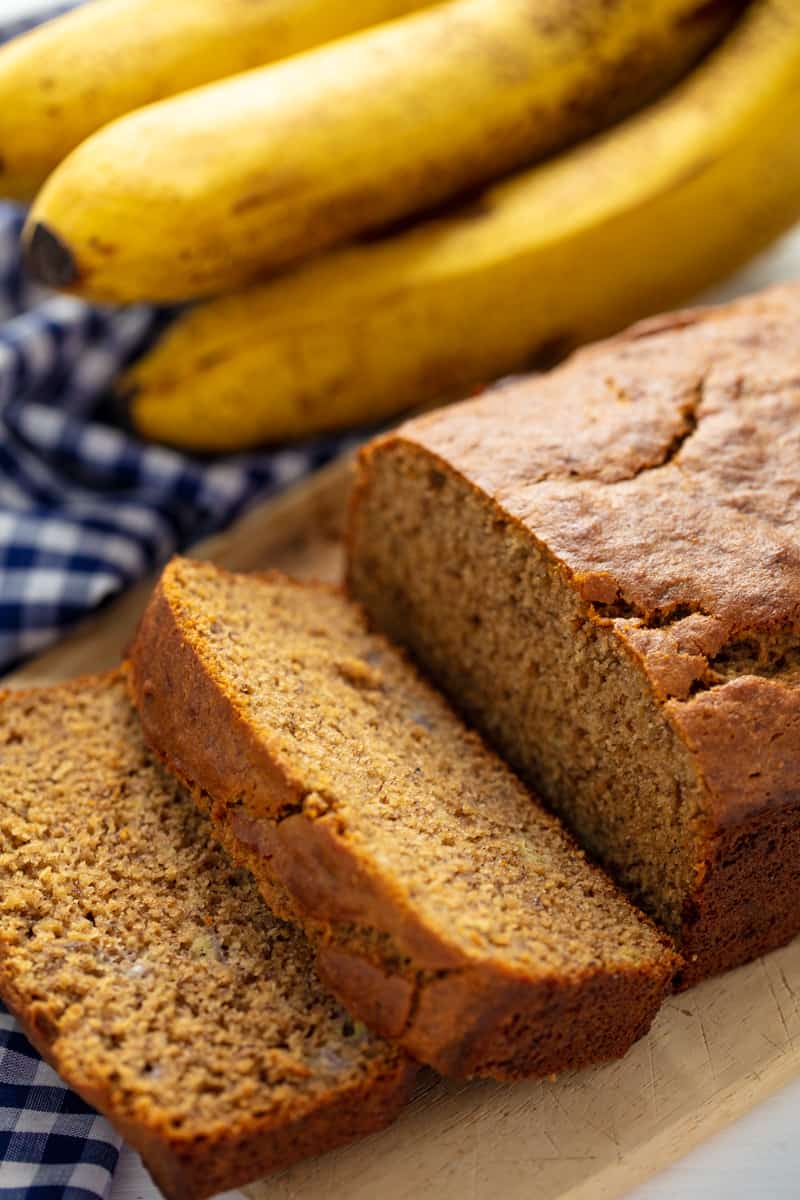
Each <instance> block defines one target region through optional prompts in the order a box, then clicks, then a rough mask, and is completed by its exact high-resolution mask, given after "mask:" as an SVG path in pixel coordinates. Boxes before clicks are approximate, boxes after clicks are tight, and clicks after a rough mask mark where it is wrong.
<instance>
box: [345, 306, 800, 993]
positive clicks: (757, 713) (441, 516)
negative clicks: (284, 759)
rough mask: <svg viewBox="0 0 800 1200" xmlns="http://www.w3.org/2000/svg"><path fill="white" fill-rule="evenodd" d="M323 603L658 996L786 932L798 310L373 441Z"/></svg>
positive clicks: (799, 861)
mask: <svg viewBox="0 0 800 1200" xmlns="http://www.w3.org/2000/svg"><path fill="white" fill-rule="evenodd" d="M349 581H350V586H351V588H352V591H353V592H354V593H355V595H356V596H357V597H358V598H359V599H360V600H361V601H362V602H363V603H364V605H365V606H366V608H367V610H368V612H369V614H370V616H371V618H372V619H373V621H374V623H375V624H376V625H377V626H378V627H380V628H381V629H383V630H385V631H387V632H388V633H389V634H390V635H391V636H393V637H395V638H396V639H398V640H399V641H400V642H402V643H403V644H405V645H406V646H407V647H408V648H409V649H410V650H411V651H412V652H413V654H414V655H415V656H416V658H417V659H418V660H419V661H420V662H421V663H422V664H423V665H424V666H425V668H426V669H427V670H428V671H429V672H430V674H431V675H432V676H433V677H434V678H435V679H436V680H437V681H438V682H439V683H440V684H441V686H442V687H443V688H444V689H445V691H446V692H447V693H448V694H449V695H450V696H451V697H452V699H453V700H454V702H455V703H456V704H457V705H458V707H459V708H460V709H461V710H462V711H463V712H464V713H465V714H466V715H467V716H468V717H469V719H470V720H472V721H473V722H475V723H476V724H477V725H478V727H479V728H480V729H481V730H482V731H483V732H484V733H485V735H486V736H487V737H488V738H489V740H490V741H492V742H493V743H494V744H495V745H496V746H497V747H498V748H499V749H500V750H501V752H502V753H503V754H504V755H506V757H507V758H508V759H509V761H510V762H511V763H512V764H513V765H514V766H515V767H516V768H517V769H518V770H520V771H521V773H522V774H523V775H524V777H525V778H526V779H527V780H528V781H529V782H530V783H531V784H532V785H533V786H535V787H536V788H537V789H538V790H539V791H540V792H541V794H542V795H543V796H544V797H545V798H546V800H547V801H549V803H550V804H551V805H552V807H553V808H554V809H555V810H556V811H557V812H558V813H559V814H560V815H562V816H563V817H564V819H565V820H566V821H567V823H568V824H569V825H570V826H571V827H572V829H573V831H574V832H575V833H576V834H577V836H578V839H579V840H580V841H581V842H582V844H583V845H584V846H585V847H586V848H587V849H588V850H589V851H590V852H591V854H592V855H594V856H596V857H597V858H599V859H600V860H601V861H603V862H604V863H605V864H606V865H607V866H608V867H609V868H610V869H611V870H612V872H613V873H615V875H616V876H617V878H618V879H619V880H620V881H622V882H623V883H624V884H626V885H627V886H628V887H629V888H630V889H631V890H632V893H633V895H634V897H635V898H636V899H637V900H638V901H639V902H640V903H641V904H642V905H643V906H644V907H646V908H647V909H648V910H649V911H650V912H651V913H652V914H654V915H655V916H656V917H657V918H658V919H659V920H660V921H661V922H663V923H664V924H665V926H666V927H667V928H668V929H669V930H670V931H671V932H672V934H673V935H674V936H675V937H676V938H677V939H678V942H679V946H680V948H681V949H682V950H683V952H684V955H685V957H686V959H687V966H686V971H685V974H684V981H685V982H686V983H689V982H692V981H693V980H696V979H699V978H701V977H703V976H705V975H708V974H711V973H712V972H715V971H720V970H722V969H724V968H727V967H731V966H734V965H735V964H737V963H741V962H744V961H745V960H747V959H749V958H751V957H753V956H754V955H757V954H759V953H761V952H763V951H765V950H768V949H770V948H771V947H774V946H777V945H779V944H781V943H782V942H785V941H786V940H788V939H789V938H791V937H792V936H794V934H796V933H797V932H798V930H800V287H789V288H781V289H777V290H774V291H771V292H767V293H764V294H763V295H761V296H759V297H754V298H750V299H746V300H743V301H741V302H739V303H736V304H734V305H731V306H728V307H725V308H720V309H716V310H715V309H709V310H703V311H693V312H683V313H677V314H673V315H670V316H666V317H663V318H658V319H655V320H652V321H648V322H645V323H644V324H641V325H638V326H636V327H634V328H633V329H632V330H630V331H629V332H628V333H627V334H625V335H623V336H621V337H619V338H617V339H615V340H613V341H610V342H608V343H605V344H602V345H600V346H598V347H594V348H590V349H589V350H586V351H583V352H582V353H579V354H578V355H576V356H575V357H574V358H573V359H572V360H570V361H568V362H567V363H566V364H565V365H564V366H563V367H561V368H559V369H557V370H555V371H553V372H552V373H550V374H549V375H546V376H543V377H538V378H532V379H529V380H519V381H513V382H511V383H509V384H508V385H506V386H502V387H500V388H498V389H496V390H495V391H493V392H491V393H488V394H486V395H485V396H483V397H481V398H479V399H477V400H473V401H470V402H468V403H465V404H461V405H457V406H455V407H453V408H450V409H447V410H443V411H440V412H437V413H433V414H431V415H430V416H427V417H423V418H421V419H418V420H415V421H412V422H410V423H409V424H407V425H405V426H403V427H402V428H401V429H400V430H399V431H398V432H396V433H394V434H392V435H390V436H388V437H385V438H383V439H382V440H380V441H378V442H376V443H375V444H374V445H372V447H371V448H369V449H368V450H367V452H366V453H365V454H364V456H363V458H362V460H361V477H360V484H359V486H358V489H357V495H356V499H355V502H354V506H353V516H352V527H351V547H350V566H349Z"/></svg>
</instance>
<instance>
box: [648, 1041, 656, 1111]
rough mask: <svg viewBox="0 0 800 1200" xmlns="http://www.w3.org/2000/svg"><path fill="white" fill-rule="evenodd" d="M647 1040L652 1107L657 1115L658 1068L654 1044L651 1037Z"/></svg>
mask: <svg viewBox="0 0 800 1200" xmlns="http://www.w3.org/2000/svg"><path fill="white" fill-rule="evenodd" d="M646 1040H647V1062H648V1064H649V1067H650V1088H649V1096H650V1107H651V1108H652V1110H653V1113H654V1114H655V1113H656V1112H657V1110H658V1105H657V1102H656V1068H655V1063H654V1061H653V1042H652V1039H651V1038H650V1037H648V1038H647V1039H646Z"/></svg>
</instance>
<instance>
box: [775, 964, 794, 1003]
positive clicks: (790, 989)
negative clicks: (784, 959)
mask: <svg viewBox="0 0 800 1200" xmlns="http://www.w3.org/2000/svg"><path fill="white" fill-rule="evenodd" d="M778 974H779V975H780V977H781V982H782V983H783V986H784V987H785V988H786V991H787V992H788V993H789V995H790V996H791V998H792V1007H793V1008H794V1011H795V1012H797V1011H798V1005H797V993H796V992H795V990H794V988H793V987H792V985H791V984H790V983H789V980H788V979H787V978H786V972H785V971H784V969H783V967H778Z"/></svg>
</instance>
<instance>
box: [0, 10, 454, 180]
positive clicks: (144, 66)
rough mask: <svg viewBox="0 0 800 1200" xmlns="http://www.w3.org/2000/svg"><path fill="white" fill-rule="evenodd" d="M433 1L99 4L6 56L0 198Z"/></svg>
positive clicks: (0, 69)
mask: <svg viewBox="0 0 800 1200" xmlns="http://www.w3.org/2000/svg"><path fill="white" fill-rule="evenodd" d="M433 2H434V0H346V3H342V4H337V3H332V2H331V0H93V2H91V3H88V4H85V5H82V6H81V7H80V8H77V9H75V10H73V11H72V12H68V13H65V14H64V15H63V16H61V17H57V18H56V19H55V20H53V21H48V22H47V23H46V24H44V25H41V26H39V27H38V28H37V29H34V30H32V31H31V32H30V33H28V34H26V35H25V36H24V37H19V38H15V39H14V40H13V41H11V42H9V43H8V45H6V46H4V47H3V49H2V50H0V196H10V197H13V198H15V199H18V200H28V199H30V198H31V197H32V196H33V194H34V193H35V192H36V190H37V189H38V188H39V187H40V185H41V184H42V183H43V182H44V180H45V178H46V177H47V176H48V175H49V174H50V172H51V171H52V170H53V168H54V167H55V166H57V165H58V163H59V162H61V160H62V159H63V158H65V157H66V155H67V154H68V153H69V152H70V150H73V149H74V148H75V146H77V145H78V144H79V143H80V142H82V141H83V140H84V139H85V138H87V137H88V136H89V134H91V133H94V132H95V130H96V129H100V128H101V126H103V125H107V124H108V122H109V121H113V120H114V118H115V117H119V116H122V115H123V114H124V113H128V112H131V111H132V110H133V109H135V108H141V107H142V105H144V104H150V103H151V102H153V101H155V100H161V99H163V98H164V97H165V96H173V95H175V93H176V92H182V91H185V90H186V89H188V88H194V87H198V86H199V85H200V84H203V83H208V82H210V81H211V80H213V79H222V78H223V77H224V76H226V75H234V74H235V73H236V72H238V71H247V70H249V69H250V68H251V67H257V66H260V65H261V64H263V63H269V62H274V61H275V60H276V59H279V58H287V57H288V56H289V55H291V54H298V53H299V52H300V51H301V50H307V49H309V48H310V47H312V46H320V45H322V44H323V43H324V42H329V41H332V40H333V39H334V38H339V37H343V36H344V35H345V34H348V33H353V32H354V31H355V30H358V29H365V28H367V26H369V25H375V24H378V23H379V22H380V21H390V20H392V19H393V18H395V17H399V16H402V15H403V14H404V13H408V12H413V11H414V10H416V9H419V8H425V7H426V6H428V5H430V4H432V3H433Z"/></svg>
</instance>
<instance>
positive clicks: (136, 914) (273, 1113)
mask: <svg viewBox="0 0 800 1200" xmlns="http://www.w3.org/2000/svg"><path fill="white" fill-rule="evenodd" d="M0 994H2V997H3V999H4V1000H5V1002H6V1003H7V1004H8V1005H9V1007H10V1008H11V1009H12V1010H13V1011H14V1012H15V1013H16V1015H17V1017H18V1018H19V1020H20V1021H21V1022H22V1025H23V1027H24V1029H25V1030H26V1032H27V1034H28V1036H29V1037H30V1039H31V1041H32V1042H33V1043H34V1044H35V1045H36V1046H37V1048H38V1049H39V1050H40V1052H41V1053H42V1054H43V1055H44V1056H45V1058H47V1059H48V1060H49V1061H50V1062H51V1063H52V1064H53V1066H54V1067H55V1068H56V1070H57V1071H59V1072H60V1074H61V1075H62V1076H63V1077H64V1078H65V1079H66V1080H67V1082H68V1083H69V1084H70V1085H71V1086H72V1087H73V1088H75V1090H76V1091H78V1092H80V1093H81V1095H82V1096H83V1097H84V1098H85V1099H86V1100H87V1101H88V1102H89V1103H90V1104H93V1105H95V1106H96V1107H97V1108H99V1109H100V1110H101V1111H102V1112H104V1113H106V1115H107V1116H108V1117H109V1118H110V1119H111V1120H112V1121H113V1123H114V1124H115V1125H116V1126H117V1128H118V1129H119V1130H120V1131H121V1133H122V1134H123V1136H124V1137H126V1138H127V1139H128V1141H129V1142H130V1143H131V1144H132V1145H133V1146H135V1147H136V1148H137V1149H138V1150H139V1151H140V1152H141V1154H142V1155H143V1157H144V1160H145V1162H146V1163H147V1165H148V1167H149V1169H150V1171H151V1173H152V1175H153V1177H154V1179H155V1180H156V1182H157V1183H158V1185H159V1187H160V1188H161V1190H162V1191H163V1192H164V1193H165V1195H166V1196H168V1197H171V1198H172V1197H175V1198H181V1200H200V1198H201V1197H204V1196H209V1195H211V1194H212V1193H214V1192H219V1191H222V1190H224V1189H226V1188H229V1187H234V1186H236V1185H238V1184H241V1183H245V1182H247V1181H249V1180H252V1179H255V1178H258V1177H259V1176H260V1175H263V1174H264V1173H265V1172H266V1171H268V1170H271V1169H273V1168H277V1167H282V1166H285V1165H287V1164H288V1163H290V1162H293V1161H294V1160H295V1159H298V1158H300V1157H301V1156H303V1155H307V1154H315V1153H318V1152H319V1151H321V1150H324V1149H327V1148H328V1147H331V1146H334V1145H338V1144H340V1143H342V1142H345V1141H348V1140H349V1139H351V1138H354V1137H357V1136H359V1135H361V1134H366V1133H369V1132H370V1131H372V1130H374V1129H378V1128H380V1127H381V1126H383V1125H385V1124H387V1123H388V1122H389V1121H390V1120H391V1119H392V1117H394V1116H395V1114H396V1113H397V1111H398V1109H399V1108H400V1106H401V1105H402V1104H403V1102H404V1100H405V1099H406V1098H407V1096H408V1093H409V1089H410V1086H411V1082H412V1079H413V1074H414V1069H413V1067H412V1066H411V1064H409V1062H408V1060H407V1059H405V1058H404V1057H403V1056H402V1055H400V1054H398V1053H397V1052H396V1050H394V1049H392V1048H391V1047H389V1046H388V1045H387V1044H386V1043H385V1042H382V1041H379V1040H378V1039H376V1038H373V1037H372V1036H371V1035H370V1034H368V1033H367V1031H366V1030H365V1029H364V1028H363V1026H358V1025H357V1024H355V1023H354V1022H353V1021H352V1020H351V1019H350V1018H349V1017H348V1015H347V1014H346V1013H345V1012H344V1011H343V1010H342V1009H341V1008H340V1007H339V1005H338V1004H337V1002H336V1001H335V1000H333V999H332V998H331V996H330V995H329V993H328V992H327V991H326V990H325V988H323V986H322V985H321V984H320V982H319V979H318V977H317V975H316V973H315V970H314V964H313V955H312V953H311V951H310V949H309V946H308V943H307V942H306V941H305V939H304V938H303V936H302V934H300V933H299V932H298V931H297V930H296V929H294V928H292V927H291V926H289V925H286V924H284V923H283V922H281V921H278V920H276V919H275V917H273V916H272V915H271V914H270V913H269V911H268V910H267V908H266V906H265V905H264V904H263V902H262V900H261V897H260V896H259V894H258V891H257V889H256V888H255V886H254V885H253V882H252V880H251V878H250V877H249V875H247V873H246V872H244V871H241V870H240V869H236V868H235V867H234V866H233V865H232V864H231V863H230V861H228V860H227V859H226V857H225V855H224V854H223V852H222V851H221V850H220V849H219V848H216V847H215V846H214V843H213V842H211V841H210V839H209V834H208V823H207V821H206V820H205V818H204V817H202V816H201V815H200V813H199V812H197V810H196V808H195V806H194V805H193V804H192V803H191V802H190V801H189V800H188V799H187V798H186V797H185V796H184V795H182V794H181V793H180V791H179V789H178V785H177V784H176V782H175V781H174V780H173V779H172V777H171V776H169V775H167V773H166V772H165V771H164V770H163V768H162V767H160V766H159V765H158V764H157V763H155V762H153V761H152V760H151V759H150V758H149V756H148V754H147V751H146V749H145V747H144V743H143V740H142V736H141V731H140V729H139V723H138V721H137V719H136V714H135V712H134V710H133V708H132V706H131V704H130V701H129V700H128V698H127V695H126V691H125V686H124V683H123V681H122V679H121V676H119V675H111V676H106V677H104V678H97V679H87V680H84V681H80V682H77V683H75V684H69V685H65V686H61V687H54V688H49V689H42V690H38V691H32V692H18V693H7V694H6V695H5V696H4V697H3V698H2V700H0Z"/></svg>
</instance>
